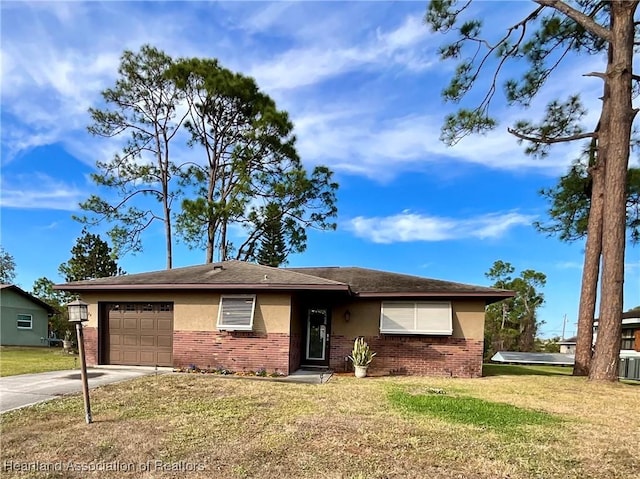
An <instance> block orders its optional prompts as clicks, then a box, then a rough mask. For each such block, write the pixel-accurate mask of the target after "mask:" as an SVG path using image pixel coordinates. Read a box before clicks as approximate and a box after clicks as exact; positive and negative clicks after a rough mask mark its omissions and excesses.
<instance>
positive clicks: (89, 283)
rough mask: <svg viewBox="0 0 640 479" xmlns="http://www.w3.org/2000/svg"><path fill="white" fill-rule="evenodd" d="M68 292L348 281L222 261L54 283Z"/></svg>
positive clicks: (329, 285) (329, 286)
mask: <svg viewBox="0 0 640 479" xmlns="http://www.w3.org/2000/svg"><path fill="white" fill-rule="evenodd" d="M55 288H56V289H64V290H69V291H80V290H91V289H94V290H96V289H149V288H151V289H257V290H260V289H325V290H342V291H347V290H348V289H349V286H348V285H347V284H344V283H341V282H338V281H332V280H330V279H325V278H320V277H317V276H310V275H307V274H304V273H298V272H295V271H289V270H286V269H282V268H272V267H270V266H262V265H259V264H255V263H248V262H244V261H236V260H231V261H223V262H220V263H210V264H204V265H198V266H187V267H184V268H174V269H168V270H162V271H152V272H149V273H138V274H127V275H122V276H111V277H108V278H98V279H90V280H84V281H75V282H72V283H66V284H62V285H56V286H55Z"/></svg>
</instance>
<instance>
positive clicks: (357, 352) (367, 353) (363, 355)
mask: <svg viewBox="0 0 640 479" xmlns="http://www.w3.org/2000/svg"><path fill="white" fill-rule="evenodd" d="M375 355H376V353H372V352H371V349H370V348H369V345H368V344H367V343H366V342H365V340H364V338H356V340H355V341H354V343H353V351H351V356H349V359H351V361H352V362H353V365H354V366H368V365H369V364H371V361H372V360H373V357H374V356H375Z"/></svg>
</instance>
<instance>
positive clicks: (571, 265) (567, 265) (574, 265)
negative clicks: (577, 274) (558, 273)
mask: <svg viewBox="0 0 640 479" xmlns="http://www.w3.org/2000/svg"><path fill="white" fill-rule="evenodd" d="M582 266H583V264H582V263H579V262H577V261H560V262H559V263H556V268H559V269H580V270H581V269H582Z"/></svg>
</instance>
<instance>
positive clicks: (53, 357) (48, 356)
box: [0, 346, 77, 376]
mask: <svg viewBox="0 0 640 479" xmlns="http://www.w3.org/2000/svg"><path fill="white" fill-rule="evenodd" d="M76 358H77V356H76V355H72V354H67V353H65V352H64V351H63V350H62V349H60V348H37V347H31V348H30V347H18V346H2V347H0V376H14V375H16V374H30V373H43V372H46V371H60V370H63V369H74V368H76V367H77V364H76V363H77V361H76Z"/></svg>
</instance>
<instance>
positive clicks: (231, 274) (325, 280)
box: [55, 261, 513, 302]
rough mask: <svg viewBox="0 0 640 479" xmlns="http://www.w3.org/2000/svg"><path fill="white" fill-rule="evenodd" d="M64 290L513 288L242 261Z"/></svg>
mask: <svg viewBox="0 0 640 479" xmlns="http://www.w3.org/2000/svg"><path fill="white" fill-rule="evenodd" d="M55 288H56V289H63V290H68V291H82V290H105V289H120V290H125V289H212V290H214V289H225V290H230V289H238V290H247V289H253V290H265V289H270V290H329V291H345V292H352V293H354V294H356V295H358V296H362V297H367V296H369V297H393V296H398V297H399V296H421V297H450V296H454V297H464V296H466V297H482V298H483V299H485V300H486V301H488V302H493V301H499V300H501V299H504V298H507V297H510V296H513V292H511V291H506V290H501V289H494V288H486V287H482V286H472V285H468V284H461V283H453V282H450V281H440V280H435V279H428V278H422V277H418V276H409V275H406V274H398V273H389V272H386V271H377V270H373V269H365V268H343V267H334V268H271V267H269V266H261V265H258V264H255V263H247V262H243V261H223V262H221V263H213V264H205V265H199V266H189V267H185V268H174V269H170V270H162V271H154V272H149V273H139V274H130V275H123V276H112V277H109V278H100V279H92V280H86V281H76V282H73V283H66V284H62V285H56V287H55Z"/></svg>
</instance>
